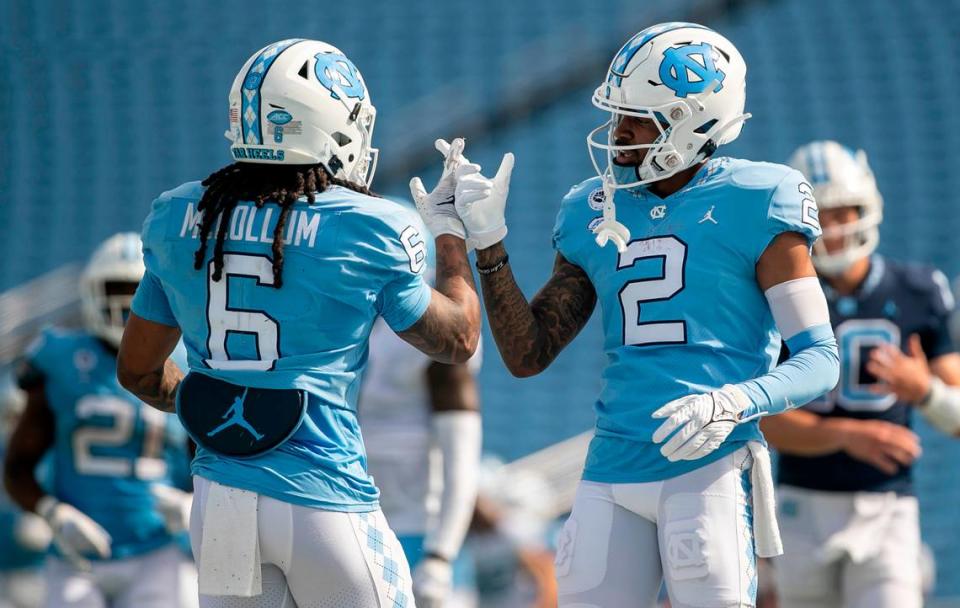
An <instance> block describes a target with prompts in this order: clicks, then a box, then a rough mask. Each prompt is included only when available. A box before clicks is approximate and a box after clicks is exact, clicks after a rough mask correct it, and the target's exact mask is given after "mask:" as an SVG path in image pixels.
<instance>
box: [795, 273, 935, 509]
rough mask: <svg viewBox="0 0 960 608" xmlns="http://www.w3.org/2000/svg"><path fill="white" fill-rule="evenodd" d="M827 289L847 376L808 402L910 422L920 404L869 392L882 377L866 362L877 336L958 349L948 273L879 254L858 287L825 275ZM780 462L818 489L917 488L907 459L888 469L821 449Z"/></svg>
mask: <svg viewBox="0 0 960 608" xmlns="http://www.w3.org/2000/svg"><path fill="white" fill-rule="evenodd" d="M824 292H825V293H826V295H827V301H828V302H829V304H830V320H831V323H832V324H833V328H834V332H835V333H836V336H837V344H838V346H839V350H840V382H839V383H838V384H837V386H836V388H834V390H832V391H831V392H829V393H827V394H826V395H825V396H824V397H823V398H822V399H819V400H817V401H814V402H812V403H810V404H808V405H807V406H806V408H805V409H807V410H808V411H811V412H814V413H816V414H818V415H820V416H839V417H844V418H856V419H860V420H885V421H887V422H892V423H894V424H900V425H903V426H906V427H909V426H910V424H911V411H912V407H913V406H911V405H909V404H907V403H902V402H899V401H897V397H896V395H893V394H882V395H877V394H875V393H872V392H870V390H869V388H870V385H872V384H875V383H876V382H877V379H876V378H875V377H874V376H873V375H872V374H870V373H869V372H867V370H866V369H865V366H866V363H867V361H868V360H869V355H870V351H871V350H872V349H873V348H874V347H876V346H877V345H878V344H882V343H889V344H893V345H895V346H897V347H898V348H900V349H901V350H903V351H906V350H907V342H908V341H909V339H910V336H911V334H918V335H919V336H920V342H921V345H922V347H923V351H924V353H925V354H926V355H927V357H928V358H929V359H935V358H936V357H939V356H941V355H945V354H948V353H952V352H954V346H953V343H952V341H951V338H950V332H949V329H948V320H949V317H950V313H951V311H952V310H953V298H952V296H951V294H950V290H949V285H948V284H947V280H946V277H944V276H943V273H941V272H940V271H938V270H935V269H933V268H930V267H923V266H918V265H907V264H900V263H897V262H893V261H890V260H887V259H885V258H882V257H880V256H877V255H875V256H873V257H872V258H871V260H870V271H869V273H868V275H867V278H866V279H865V280H864V283H863V285H862V286H861V287H860V289H859V291H858V292H857V293H855V294H853V295H850V296H840V295H838V294H837V293H836V292H835V291H834V290H833V289H831V288H830V286H829V285H828V284H827V283H826V282H824ZM779 469H780V470H779V481H780V483H784V484H788V485H792V486H798V487H801V488H809V489H812V490H825V491H833V492H856V491H866V492H889V491H893V492H898V493H901V494H911V493H912V492H913V487H912V480H911V467H909V466H901V467H899V468H898V470H897V472H896V473H894V474H893V475H888V474H886V473H884V472H883V471H881V470H879V469H877V468H875V467H873V466H872V465H869V464H867V463H865V462H862V461H860V460H857V459H855V458H853V457H852V456H849V455H848V454H847V453H846V452H836V453H834V454H828V455H825V456H815V457H804V456H791V455H788V454H782V455H781V456H780V464H779Z"/></svg>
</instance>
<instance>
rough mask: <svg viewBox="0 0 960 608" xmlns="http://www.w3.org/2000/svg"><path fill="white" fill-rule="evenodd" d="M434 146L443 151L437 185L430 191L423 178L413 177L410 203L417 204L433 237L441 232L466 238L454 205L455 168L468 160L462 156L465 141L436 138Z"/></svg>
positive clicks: (441, 152)
mask: <svg viewBox="0 0 960 608" xmlns="http://www.w3.org/2000/svg"><path fill="white" fill-rule="evenodd" d="M434 145H435V146H436V147H437V150H438V151H439V152H440V154H443V173H441V174H440V179H439V180H438V181H437V185H436V186H435V187H434V188H433V190H432V191H430V193H429V194H427V190H426V188H424V187H423V181H421V180H420V178H419V177H414V178H413V179H411V180H410V195H411V196H413V202H415V203H416V204H417V211H419V212H420V217H422V218H423V223H424V224H426V225H427V228H429V229H430V232H431V233H433V236H434V238H436V237H438V236H440V235H441V234H452V235H454V236H458V237H460V238H461V239H466V238H467V232H466V230H465V229H464V227H463V222H462V221H461V220H460V217H459V216H458V215H457V209H456V207H455V206H454V204H453V201H454V193H455V191H456V188H457V180H456V172H457V168H458V167H459V166H460V165H462V164H464V163H467V162H469V161H468V160H467V159H466V158H465V157H464V156H463V146H464V141H463V139H462V138H460V137H458V138H456V139H454V140H453V141H452V142H451V143H447V142H446V141H444V140H442V139H438V140H437V141H436V142H434Z"/></svg>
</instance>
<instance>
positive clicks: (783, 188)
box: [755, 169, 821, 259]
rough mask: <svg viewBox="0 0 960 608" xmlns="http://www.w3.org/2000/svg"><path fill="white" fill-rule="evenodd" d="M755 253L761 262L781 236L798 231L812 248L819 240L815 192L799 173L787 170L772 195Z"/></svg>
mask: <svg viewBox="0 0 960 608" xmlns="http://www.w3.org/2000/svg"><path fill="white" fill-rule="evenodd" d="M758 232H759V233H760V241H759V243H758V245H759V246H758V248H757V251H756V252H755V253H756V256H755V257H756V259H759V258H760V256H761V255H763V252H764V251H766V249H767V247H768V246H769V245H770V243H771V242H773V239H775V238H776V237H777V236H778V235H780V234H782V233H784V232H797V233H800V234H801V235H803V237H804V238H805V239H806V240H807V244H808V245H810V246H811V247H812V246H813V243H814V241H816V240H817V239H818V238H820V234H821V230H820V221H819V217H818V211H817V201H816V199H815V198H814V197H813V189H812V188H811V187H810V184H808V183H807V182H806V180H805V179H804V177H803V175H802V174H801V173H800V172H799V171H794V170H792V169H790V170H788V171H787V172H786V174H785V175H784V176H783V179H781V180H780V182H779V183H778V184H777V185H776V187H775V188H773V191H772V192H771V193H770V199H769V204H768V205H767V214H766V219H765V222H764V226H763V228H762V229H761V230H759V231H758Z"/></svg>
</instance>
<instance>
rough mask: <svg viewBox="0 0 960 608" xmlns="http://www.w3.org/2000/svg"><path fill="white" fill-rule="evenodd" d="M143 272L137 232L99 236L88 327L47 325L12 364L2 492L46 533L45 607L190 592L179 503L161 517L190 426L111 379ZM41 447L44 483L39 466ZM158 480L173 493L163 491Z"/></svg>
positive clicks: (85, 286)
mask: <svg viewBox="0 0 960 608" xmlns="http://www.w3.org/2000/svg"><path fill="white" fill-rule="evenodd" d="M143 272H144V266H143V257H142V253H141V251H140V239H139V238H138V236H137V235H136V234H135V233H122V234H118V235H115V236H113V237H111V238H110V239H108V240H106V241H105V242H104V243H103V244H102V245H100V247H98V248H97V250H96V251H95V252H94V254H93V256H92V257H91V259H90V261H89V263H88V264H87V267H86V269H85V270H84V272H83V275H82V277H81V281H80V286H81V304H82V309H83V313H84V319H85V322H86V330H83V331H75V330H70V331H68V330H58V329H47V330H44V331H43V333H42V334H41V335H40V336H39V337H38V338H37V340H36V341H35V342H34V343H33V345H32V346H31V347H30V348H29V349H28V351H27V353H26V356H25V357H24V361H23V363H22V364H21V365H20V367H19V370H18V382H19V384H20V386H21V388H23V389H24V390H25V391H27V406H26V409H25V411H24V414H23V416H22V418H21V420H20V423H19V424H18V426H17V428H16V430H15V431H14V433H13V436H12V437H11V440H10V446H9V450H8V452H7V457H6V461H5V467H4V470H5V476H4V479H5V482H6V487H7V490H8V492H9V494H10V497H11V498H12V499H13V500H14V501H15V502H16V503H17V504H18V505H19V506H20V507H21V508H23V509H25V510H28V511H34V512H36V513H38V514H39V515H41V516H42V517H43V518H44V519H46V520H47V523H48V524H49V525H50V528H51V529H52V531H53V544H54V548H55V553H54V555H53V556H51V558H50V559H49V560H48V562H47V569H46V580H47V590H48V594H47V600H46V605H47V606H49V607H54V608H55V607H61V606H62V607H67V606H112V607H114V608H124V607H129V608H134V607H136V608H141V607H144V606H147V607H149V606H155V607H158V608H159V607H162V606H164V607H165V606H171V605H181V603H182V602H181V597H182V596H183V595H184V592H183V587H184V586H185V585H189V584H190V582H193V584H194V587H193V589H190V590H187V593H186V596H187V597H190V596H191V595H193V596H195V594H196V586H195V585H196V583H195V580H193V581H191V579H190V578H189V576H188V575H187V570H188V568H189V558H188V557H187V556H186V555H184V554H183V553H182V552H181V550H180V548H179V547H178V545H177V543H176V542H175V540H176V537H175V533H176V532H177V531H178V530H180V531H182V530H184V529H185V528H186V524H187V522H186V521H185V520H184V515H185V512H184V511H183V510H180V513H181V517H180V521H179V522H172V520H168V517H167V516H168V515H171V516H172V514H170V513H168V507H169V503H170V502H171V501H174V502H176V498H177V497H178V496H179V497H183V496H184V493H183V492H179V491H178V490H175V489H174V488H172V487H171V486H172V482H171V479H170V475H169V472H168V471H169V469H168V462H167V460H166V457H167V455H168V452H170V451H173V452H175V453H177V454H180V455H181V456H183V457H185V447H184V446H185V445H186V441H187V436H186V434H185V433H184V432H183V429H182V428H181V427H180V425H179V424H178V423H177V422H176V421H175V420H169V419H167V418H166V417H164V416H163V415H162V414H160V413H159V412H157V411H156V410H154V409H153V408H151V407H148V406H147V405H146V404H144V403H142V402H141V401H140V400H139V399H137V398H136V397H134V396H133V395H131V394H130V393H129V392H127V391H126V390H124V389H123V388H122V387H121V386H120V385H119V383H118V382H117V378H116V374H117V371H116V356H117V348H118V347H119V345H120V337H121V335H122V333H123V324H124V322H125V320H126V318H127V317H128V316H129V312H130V302H131V300H132V298H133V293H134V290H135V289H136V288H137V283H138V282H139V280H140V278H141V277H142V276H143ZM47 453H49V454H50V455H51V458H50V471H49V474H50V476H51V478H52V483H50V484H45V485H49V486H50V491H49V493H47V492H46V491H45V489H44V487H42V486H41V485H40V483H39V482H38V479H37V475H36V467H37V464H38V463H39V462H40V460H41V459H42V458H43V457H44V456H45V455H46V454H47ZM158 487H163V488H166V489H168V490H169V491H170V492H171V493H172V494H173V497H172V498H168V499H166V500H163V501H159V500H158V499H157V498H156V496H155V495H154V491H155V489H156V488H158ZM180 502H182V501H180ZM145 572H149V576H145V575H144V573H145Z"/></svg>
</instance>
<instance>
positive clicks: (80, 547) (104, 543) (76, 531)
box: [37, 496, 112, 571]
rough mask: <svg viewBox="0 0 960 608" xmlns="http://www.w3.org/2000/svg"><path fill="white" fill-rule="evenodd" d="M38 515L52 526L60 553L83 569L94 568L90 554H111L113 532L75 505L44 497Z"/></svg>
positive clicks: (104, 555)
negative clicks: (89, 558)
mask: <svg viewBox="0 0 960 608" xmlns="http://www.w3.org/2000/svg"><path fill="white" fill-rule="evenodd" d="M37 514H38V515H40V517H42V518H44V519H45V520H46V521H47V523H48V524H49V525H50V529H51V530H52V531H53V544H54V545H55V546H56V547H57V549H58V550H59V551H60V553H61V554H62V555H63V556H64V557H65V558H66V559H67V560H68V561H70V562H71V563H73V564H74V565H75V566H76V567H78V568H80V569H81V570H87V571H89V570H90V562H89V561H87V557H86V556H90V555H97V556H99V557H101V558H103V559H107V558H108V557H110V543H111V542H112V539H111V538H110V535H109V534H108V533H107V531H106V530H104V529H103V528H102V527H101V526H100V524H98V523H97V522H95V521H93V520H92V519H90V518H89V517H88V516H86V515H84V514H83V513H81V512H80V511H78V510H77V509H76V508H74V507H73V506H72V505H68V504H67V503H65V502H60V501H59V500H57V499H56V498H53V497H52V496H44V497H43V498H41V499H40V502H38V503H37Z"/></svg>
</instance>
